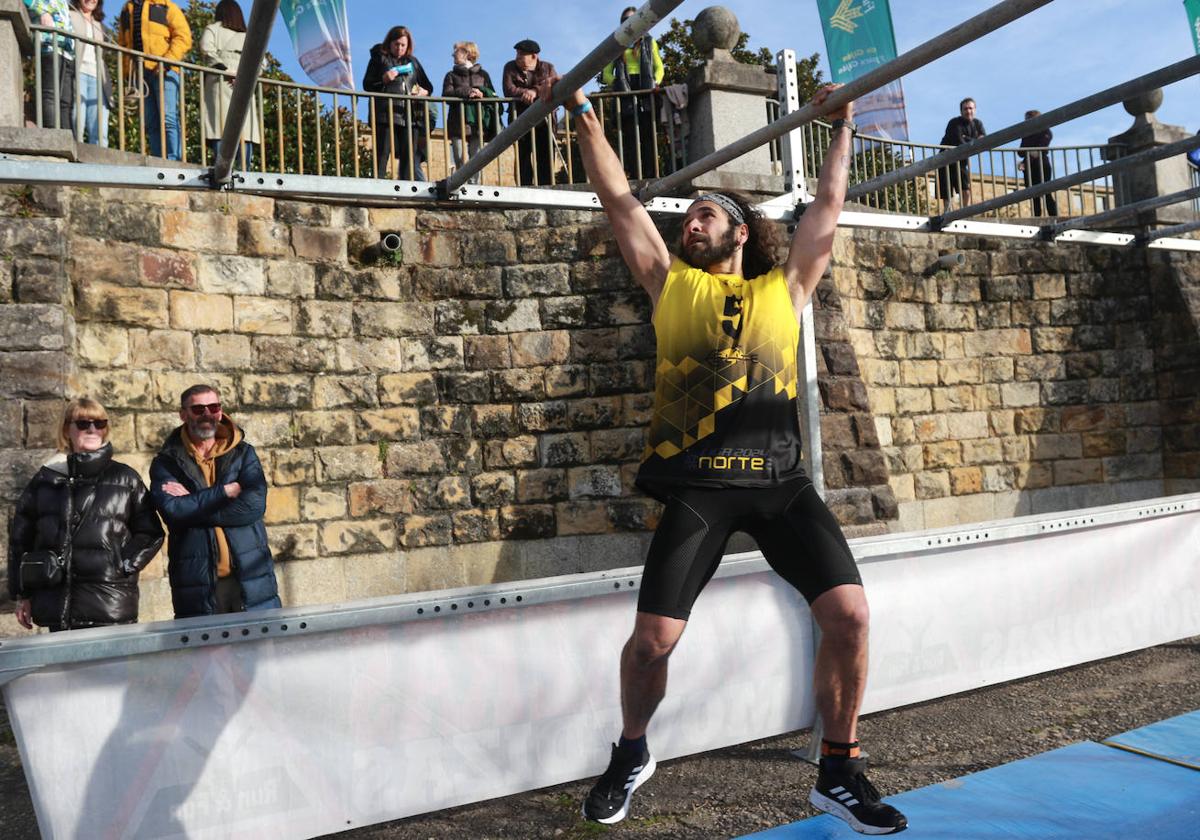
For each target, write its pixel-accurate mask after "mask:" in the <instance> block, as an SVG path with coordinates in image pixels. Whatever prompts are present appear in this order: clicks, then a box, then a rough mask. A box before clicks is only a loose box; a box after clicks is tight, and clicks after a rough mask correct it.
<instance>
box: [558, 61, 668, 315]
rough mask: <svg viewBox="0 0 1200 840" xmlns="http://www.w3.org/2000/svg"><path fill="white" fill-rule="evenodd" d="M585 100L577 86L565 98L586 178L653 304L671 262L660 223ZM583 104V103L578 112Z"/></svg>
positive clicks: (630, 266) (624, 254) (656, 301)
mask: <svg viewBox="0 0 1200 840" xmlns="http://www.w3.org/2000/svg"><path fill="white" fill-rule="evenodd" d="M555 81H557V79H556V80H555ZM549 92H550V85H546V86H545V87H544V88H543V90H542V95H543V98H546V97H548V96H549ZM585 103H588V100H587V98H586V97H584V95H583V92H582V91H575V93H574V94H573V95H572V96H571V98H570V99H568V100H567V102H566V103H565V104H566V106H567V107H568V108H570V109H571V113H572V115H574V117H575V132H576V135H577V136H578V138H579V151H580V154H581V155H582V157H583V168H584V169H585V170H587V175H588V181H589V182H590V183H591V185H592V189H594V190H595V191H596V195H597V197H599V199H600V204H601V206H602V207H603V208H604V212H605V213H607V214H608V221H609V223H610V224H611V225H612V229H613V235H614V236H615V237H616V239H617V245H618V246H619V247H620V249H621V256H622V257H624V258H625V264H626V265H628V266H629V270H630V271H631V272H633V277H634V279H635V280H637V281H638V283H639V284H641V286H642V288H643V289H645V290H646V293H647V294H648V295H650V303H651V305H653V306H657V305H658V296H659V294H660V293H661V292H662V288H663V283H665V282H666V279H667V271H668V269H670V267H671V254H670V252H668V251H667V244H666V243H665V242H663V238H662V235H661V234H660V233H659V232H658V228H656V227H655V226H654V222H653V221H651V219H650V214H649V213H647V212H646V208H645V207H643V206H642V203H641V202H640V201H638V200H637V197H636V196H635V195H634V194H633V192H632V191H631V190H630V189H629V181H628V180H626V178H625V171H624V170H623V169H622V168H621V161H620V160H619V159H618V158H617V155H616V153H615V152H614V151H613V150H612V147H611V146H609V145H608V140H607V139H606V138H605V137H604V129H602V128H601V127H600V120H598V119H597V118H596V112H595V110H593V109H592V108H591V104H590V103H588V104H585ZM581 108H582V109H584V110H583V111H582V112H580V109H581Z"/></svg>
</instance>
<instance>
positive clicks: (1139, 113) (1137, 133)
mask: <svg viewBox="0 0 1200 840" xmlns="http://www.w3.org/2000/svg"><path fill="white" fill-rule="evenodd" d="M1162 100H1163V93H1162V89H1161V88H1157V89H1155V90H1152V91H1148V92H1146V93H1143V94H1141V95H1139V96H1135V97H1133V98H1131V99H1127V100H1125V103H1124V104H1125V110H1126V111H1127V112H1128V113H1129V114H1130V115H1131V116H1132V117H1133V118H1134V120H1133V126H1132V127H1131V128H1130V129H1129V130H1128V131H1126V132H1124V133H1123V134H1118V135H1117V136H1115V137H1110V138H1108V142H1109V143H1112V144H1114V145H1119V146H1121V148H1120V149H1113V150H1106V151H1105V159H1106V160H1113V159H1116V158H1117V157H1127V156H1129V155H1132V154H1136V153H1138V152H1144V151H1146V150H1147V149H1153V148H1157V147H1158V146H1165V145H1167V144H1168V143H1175V142H1177V141H1179V140H1184V139H1186V138H1187V137H1188V136H1189V135H1190V134H1191V132H1189V131H1188V130H1187V129H1185V128H1181V127H1180V126H1177V125H1165V124H1163V123H1160V122H1159V121H1158V120H1157V119H1155V117H1154V112H1155V111H1157V110H1158V109H1159V107H1160V106H1161V105H1162ZM1191 186H1192V179H1191V174H1190V172H1189V171H1188V165H1187V160H1186V159H1185V157H1184V156H1183V155H1175V156H1174V157H1169V158H1165V159H1163V160H1160V161H1157V162H1155V163H1145V164H1141V165H1139V166H1134V167H1132V168H1131V169H1126V170H1124V171H1122V172H1118V173H1116V174H1114V175H1113V187H1114V190H1115V192H1116V202H1117V205H1118V206H1120V205H1123V204H1133V203H1134V202H1136V201H1142V200H1143V199H1147V198H1154V197H1155V196H1160V195H1169V194H1171V193H1175V192H1179V191H1181V190H1186V189H1188V188H1189V187H1191ZM1191 207H1192V205H1191V203H1190V202H1181V203H1179V204H1172V205H1170V206H1167V207H1160V208H1159V209H1157V210H1149V211H1146V212H1143V213H1139V214H1138V217H1137V226H1138V227H1141V226H1143V225H1156V224H1162V225H1172V224H1179V223H1181V222H1190V221H1193V220H1195V218H1196V214H1195V212H1194V211H1193V210H1192V209H1191Z"/></svg>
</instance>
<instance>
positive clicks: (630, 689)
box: [583, 612, 687, 825]
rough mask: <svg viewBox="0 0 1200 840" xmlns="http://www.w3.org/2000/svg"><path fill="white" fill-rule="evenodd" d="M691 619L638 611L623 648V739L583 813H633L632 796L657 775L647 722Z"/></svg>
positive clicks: (615, 817) (609, 817)
mask: <svg viewBox="0 0 1200 840" xmlns="http://www.w3.org/2000/svg"><path fill="white" fill-rule="evenodd" d="M686 626H687V622H686V621H683V620H681V619H678V618H666V617H664V616H661V615H654V614H652V613H644V612H639V613H638V614H637V619H636V620H635V622H634V625H633V635H632V636H630V637H629V641H628V642H626V643H625V647H624V648H623V649H622V650H621V727H622V728H621V742H620V743H619V744H614V745H613V750H612V758H611V759H610V760H609V763H608V769H607V770H605V771H604V774H603V775H602V776H601V777H600V778H599V779H598V780H597V781H596V784H595V785H594V786H593V787H592V790H591V792H590V793H588V795H587V799H585V800H584V802H583V815H584V816H585V817H586V818H587V819H589V820H594V821H596V822H599V823H605V824H607V825H612V824H613V823H618V822H620V821H621V820H623V819H625V815H626V814H627V813H629V799H630V797H632V796H633V792H634V791H635V790H637V789H638V786H639V785H641V784H643V783H644V782H645V781H646V780H647V779H649V778H650V777H651V776H653V775H654V767H655V763H654V757H653V756H652V755H651V754H650V748H649V747H647V746H646V727H647V726H649V725H650V718H652V717H653V716H654V710H655V709H657V708H658V704H659V702H660V701H661V700H662V699H663V697H664V696H665V695H666V693H667V660H668V659H669V658H670V656H671V651H673V650H674V649H675V645H676V644H677V643H678V642H679V637H680V636H682V635H683V628H684V627H686Z"/></svg>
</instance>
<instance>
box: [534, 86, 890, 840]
mask: <svg viewBox="0 0 1200 840" xmlns="http://www.w3.org/2000/svg"><path fill="white" fill-rule="evenodd" d="M833 89H834V87H833V86H830V87H827V88H825V89H823V90H822V91H821V92H819V93H818V94H817V96H816V98H815V99H814V100H813V101H814V104H817V105H819V104H821V103H822V102H824V101H825V99H826V98H827V97H828V96H829V94H830V92H831V91H832V90H833ZM542 94H543V97H544V98H545V97H548V96H549V86H548V85H544V86H543V88H542ZM568 104H569V105H570V107H571V112H572V114H573V115H574V116H575V118H576V127H577V131H578V133H579V145H580V149H581V152H582V156H583V162H584V166H585V168H586V170H587V174H588V179H589V181H590V182H591V185H592V187H593V189H595V191H596V194H597V196H598V197H599V199H600V203H601V205H603V207H604V210H605V212H606V213H607V215H608V219H609V222H610V224H611V225H612V228H613V234H614V235H615V237H616V240H617V244H618V245H619V246H620V249H621V254H622V256H623V257H624V258H625V262H626V264H627V265H628V266H629V269H630V271H631V272H632V273H633V276H634V278H635V279H636V280H637V281H638V283H640V284H641V286H642V287H643V288H644V289H645V290H646V292H647V293H648V294H649V295H650V299H651V305H652V307H653V312H654V314H653V319H652V320H653V323H654V328H655V333H656V335H657V341H658V351H657V352H658V359H657V366H656V371H657V381H656V383H655V395H654V397H655V398H654V414H653V417H652V419H651V422H650V432H649V439H648V443H647V447H646V450H645V453H644V455H643V459H642V464H641V468H640V470H639V472H638V486H639V487H640V488H641V489H643V490H645V491H646V492H647V493H649V494H651V495H653V496H654V497H655V498H657V499H659V500H660V501H662V502H663V503H664V504H665V505H666V508H665V509H664V511H663V515H662V519H661V521H660V524H659V526H658V529H657V531H656V532H655V535H654V539H653V541H652V543H651V546H650V550H649V554H648V556H647V558H646V566H645V572H644V575H643V578H642V589H641V593H640V597H639V599H638V612H637V616H636V619H635V622H634V630H633V634H632V636H631V637H630V639H629V641H628V642H627V643H626V644H625V647H624V649H623V650H622V652H621V710H622V719H623V728H622V731H621V737H620V741H619V743H617V744H614V745H613V747H612V755H611V760H610V763H609V766H608V769H607V770H606V771H605V772H604V774H603V775H602V776H601V777H600V779H599V781H597V782H596V784H595V786H594V787H593V788H592V790H591V793H589V794H588V797H587V799H586V801H585V802H584V804H583V814H584V816H585V817H587V818H588V819H590V820H595V821H597V822H601V823H616V822H619V821H620V820H622V819H624V818H625V816H626V814H627V813H628V811H629V801H630V798H631V797H632V795H633V792H634V791H635V790H636V789H637V788H638V786H639V785H641V784H643V783H644V782H645V781H646V780H647V779H649V778H650V776H651V775H652V774H653V773H654V767H655V763H654V758H653V757H652V756H651V753H650V750H649V747H648V746H647V743H646V730H647V727H648V726H649V724H650V718H651V716H652V715H653V714H654V710H655V708H656V707H657V706H658V704H659V701H661V700H662V698H663V696H664V695H665V693H666V688H667V660H668V658H669V657H670V655H671V651H672V650H674V648H675V645H676V644H677V643H678V642H679V639H680V637H681V636H682V634H683V630H684V627H685V626H686V625H687V620H688V617H689V615H690V612H691V609H692V605H693V603H694V601H695V600H696V597H697V596H698V595H699V594H700V590H701V589H703V588H704V586H705V584H706V583H708V581H709V579H710V578H711V577H712V575H713V572H714V571H716V568H717V566H718V564H719V563H720V561H721V556H722V554H723V553H724V548H725V544H726V541H727V540H728V538H729V536H730V535H731V534H732V533H733V532H734V531H745V532H747V533H749V534H750V535H751V536H752V537H754V539H755V540H756V541H757V543H758V546H759V548H760V549H761V550H762V552H763V555H764V556H765V557H766V559H767V561H768V562H769V563H770V564H771V567H772V568H773V569H775V571H776V572H778V573H779V575H780V576H781V577H783V578H784V579H785V580H786V581H787V582H788V583H790V584H792V586H794V587H796V589H798V590H799V591H800V592H801V593H802V594H803V595H804V597H805V598H806V599H807V601H808V603H809V606H810V608H811V610H812V614H813V617H814V618H815V619H816V621H817V624H818V625H819V626H820V628H821V643H820V647H819V650H818V652H817V657H816V664H815V668H814V682H815V686H816V700H817V708H818V711H819V712H820V714H821V719H822V722H823V724H824V727H825V730H824V732H825V736H826V737H825V738H824V739H823V740H822V743H821V764H820V771H819V773H818V776H817V781H816V785H815V786H814V787H813V789H812V791H811V792H810V794H809V801H810V802H811V803H812V804H813V805H815V806H816V807H817V808H819V809H821V810H823V811H828V812H829V813H832V814H835V815H836V816H838V817H841V818H842V819H844V820H846V822H848V823H849V824H850V825H851V826H852V827H853V828H854V829H855V830H857V831H860V832H863V833H867V834H889V833H892V832H895V831H901V830H903V829H904V828H905V826H906V825H907V820H906V819H905V817H904V816H903V815H902V814H901V813H900V812H899V811H897V810H896V809H895V808H893V807H891V806H890V805H886V804H884V803H882V802H880V797H879V793H878V792H877V791H876V790H875V788H874V787H873V786H872V785H871V783H870V782H869V781H868V780H867V778H866V776H865V775H864V771H865V768H866V759H865V758H863V757H862V756H861V754H860V751H859V746H858V740H857V736H856V727H857V721H858V709H859V706H860V705H861V702H862V696H863V690H864V687H865V684H866V675H867V630H868V624H867V622H868V610H867V601H866V597H865V595H864V594H863V587H862V579H861V578H860V577H859V574H858V569H857V567H856V566H855V563H854V559H853V558H852V556H851V554H850V549H849V547H848V546H847V544H846V540H845V538H844V537H843V536H842V532H841V529H840V527H839V526H838V523H837V520H836V519H834V517H833V515H832V514H831V513H830V512H829V510H828V509H827V508H826V507H825V504H824V503H823V502H822V501H821V498H820V497H819V496H818V495H817V492H816V490H815V489H814V487H813V485H812V482H811V481H810V480H809V479H808V477H807V476H806V475H805V473H804V468H803V465H802V463H801V454H800V453H801V447H800V426H799V419H798V413H797V405H796V389H797V364H796V358H797V350H798V346H799V340H800V326H799V325H800V316H801V312H802V311H803V309H804V306H805V305H806V303H807V302H808V299H809V297H810V296H811V295H812V293H813V290H814V289H816V287H817V283H818V281H819V280H820V279H821V275H822V273H823V272H824V271H825V267H826V266H827V265H828V263H829V258H830V252H831V249H832V246H833V237H834V232H835V229H836V226H837V219H838V214H839V213H840V212H841V209H842V202H843V200H844V198H845V193H846V182H847V176H848V167H849V157H850V152H851V149H850V145H851V137H852V135H853V134H854V131H855V128H854V124H853V123H852V122H851V121H850V118H851V115H852V113H853V104H852V103H847V104H846V106H845V107H843V108H841V109H839V110H838V111H835V112H833V113H830V114H828V117H829V118H832V119H833V130H832V145H831V146H830V148H829V152H828V154H827V155H826V158H825V163H824V165H823V166H822V168H821V175H820V181H819V184H818V187H817V197H816V200H815V201H814V202H813V203H811V204H809V205H808V207H807V208H806V210H805V212H804V214H803V216H802V217H801V218H800V221H799V223H798V224H797V226H796V232H795V235H794V236H793V238H792V242H791V246H790V249H789V252H788V255H787V259H786V261H785V262H784V263H783V264H782V265H779V264H777V262H776V260H777V248H778V246H781V245H782V237H781V236H780V234H779V230H778V228H777V227H775V226H774V225H773V224H772V223H771V222H768V221H767V220H766V219H764V218H763V217H762V216H761V215H760V214H758V213H757V212H756V211H755V210H754V209H753V208H752V207H751V206H750V204H749V203H748V201H747V199H746V198H745V197H742V196H739V195H732V194H729V193H708V194H705V195H701V196H700V197H698V198H697V199H696V200H695V202H694V203H693V204H692V205H691V207H690V208H689V209H688V211H687V215H686V216H685V218H684V223H683V231H682V235H681V238H680V243H679V253H680V256H679V257H676V256H673V255H672V254H671V253H670V252H669V251H668V250H667V245H666V243H665V242H664V241H663V238H662V236H661V235H660V233H659V231H658V229H657V228H656V227H655V225H654V223H653V222H652V221H651V219H650V215H649V214H648V213H647V212H646V209H645V208H644V207H643V206H642V204H641V203H640V202H639V201H638V199H637V198H636V197H635V196H634V195H633V194H632V192H631V191H630V189H629V183H628V181H627V180H626V177H625V173H624V171H623V170H622V167H621V162H620V161H619V160H618V159H617V156H616V154H615V153H614V152H613V150H612V148H611V147H610V146H609V145H608V143H607V142H606V140H605V137H604V132H603V130H602V129H601V127H600V123H599V120H598V119H597V118H596V115H595V112H594V111H593V110H592V106H591V103H589V102H588V100H587V99H585V98H584V96H583V94H582V93H581V92H579V91H576V92H575V94H573V96H572V97H571V99H569V100H568Z"/></svg>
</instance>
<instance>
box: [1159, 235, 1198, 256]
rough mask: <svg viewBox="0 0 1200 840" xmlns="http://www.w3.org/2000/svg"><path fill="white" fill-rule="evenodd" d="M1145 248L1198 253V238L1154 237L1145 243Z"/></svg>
mask: <svg viewBox="0 0 1200 840" xmlns="http://www.w3.org/2000/svg"><path fill="white" fill-rule="evenodd" d="M1146 247H1147V248H1154V249H1155V250H1160V251H1191V252H1193V253H1200V239H1174V238H1167V239H1155V240H1154V241H1153V242H1147V243H1146Z"/></svg>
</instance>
